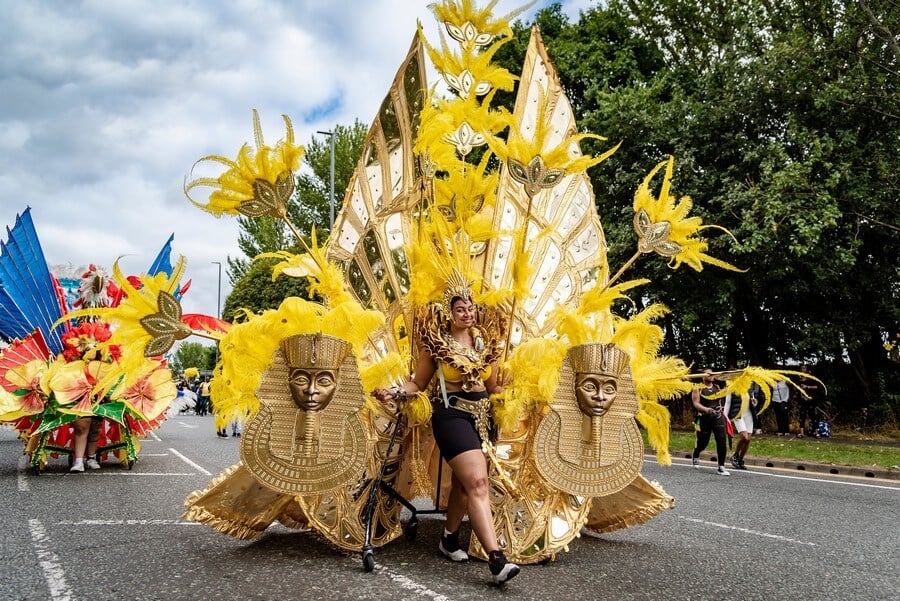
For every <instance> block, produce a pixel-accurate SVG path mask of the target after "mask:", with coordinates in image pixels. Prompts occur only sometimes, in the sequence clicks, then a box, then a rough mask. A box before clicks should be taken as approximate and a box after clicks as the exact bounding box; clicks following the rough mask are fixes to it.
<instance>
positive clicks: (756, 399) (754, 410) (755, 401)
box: [750, 382, 763, 435]
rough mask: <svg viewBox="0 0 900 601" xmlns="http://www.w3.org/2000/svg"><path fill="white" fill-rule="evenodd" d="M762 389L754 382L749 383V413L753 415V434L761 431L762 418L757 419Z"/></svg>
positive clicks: (760, 405) (758, 433)
mask: <svg viewBox="0 0 900 601" xmlns="http://www.w3.org/2000/svg"><path fill="white" fill-rule="evenodd" d="M762 401H763V398H762V390H761V389H760V387H759V384H757V383H756V382H754V383H753V384H751V385H750V413H751V414H752V417H753V434H754V435H760V434H762V433H763V430H762V420H761V419H759V411H760V409H762Z"/></svg>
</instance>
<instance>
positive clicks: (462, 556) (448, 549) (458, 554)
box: [438, 530, 469, 562]
mask: <svg viewBox="0 0 900 601" xmlns="http://www.w3.org/2000/svg"><path fill="white" fill-rule="evenodd" d="M438 550H439V551H440V552H441V554H442V555H443V556H444V557H446V558H447V559H449V560H450V561H457V562H459V561H469V554H468V553H466V552H465V551H463V550H462V549H460V548H459V531H458V530H457V531H456V532H454V533H453V534H451V535H449V536H446V535H442V536H441V542H439V543H438Z"/></svg>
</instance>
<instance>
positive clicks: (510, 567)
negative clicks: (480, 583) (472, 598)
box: [488, 551, 521, 584]
mask: <svg viewBox="0 0 900 601" xmlns="http://www.w3.org/2000/svg"><path fill="white" fill-rule="evenodd" d="M488 568H489V569H490V570H491V576H492V577H493V579H494V584H503V583H504V582H506V581H507V580H511V579H512V578H514V577H515V576H516V574H518V573H519V572H520V571H521V570H520V568H519V566H517V565H516V564H514V563H510V562H509V561H507V560H506V555H504V554H503V551H491V552H490V553H488Z"/></svg>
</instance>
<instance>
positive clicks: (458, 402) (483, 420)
mask: <svg viewBox="0 0 900 601" xmlns="http://www.w3.org/2000/svg"><path fill="white" fill-rule="evenodd" d="M447 401H448V402H449V404H450V406H451V407H453V408H454V409H459V410H460V411H465V412H466V413H470V414H472V417H474V418H475V429H476V430H477V431H478V435H479V436H480V437H481V442H482V444H483V445H484V444H490V440H491V399H490V398H488V397H485V398H483V399H475V400H472V399H464V398H462V397H458V396H455V395H452V394H451V395H448V396H447Z"/></svg>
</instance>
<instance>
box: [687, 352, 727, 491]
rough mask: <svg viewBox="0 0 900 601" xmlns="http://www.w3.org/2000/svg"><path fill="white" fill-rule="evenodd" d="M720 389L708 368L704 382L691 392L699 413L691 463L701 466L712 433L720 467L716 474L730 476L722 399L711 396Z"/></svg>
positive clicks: (692, 401) (704, 374)
mask: <svg viewBox="0 0 900 601" xmlns="http://www.w3.org/2000/svg"><path fill="white" fill-rule="evenodd" d="M718 391H719V386H718V384H716V383H715V381H714V380H713V373H712V370H710V369H707V370H705V371H704V372H703V383H702V384H701V385H700V386H698V387H695V388H694V390H693V391H692V392H691V403H692V404H693V406H694V411H695V412H696V414H697V419H696V421H695V427H696V429H697V444H696V446H695V447H694V452H693V453H692V454H691V463H693V464H694V467H697V468H699V467H700V453H702V452H703V451H704V450H705V449H706V446H707V445H708V444H709V437H710V435H714V436H715V438H716V460H717V462H718V468H717V469H716V474H718V475H719V476H730V475H731V473H730V472H729V471H728V470H726V469H725V455H726V453H727V448H726V445H727V444H728V443H727V440H726V435H725V416H724V415H723V414H722V405H721V399H713V398H710V397H712V396H713V395H715V394H716V393H717V392H718Z"/></svg>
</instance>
